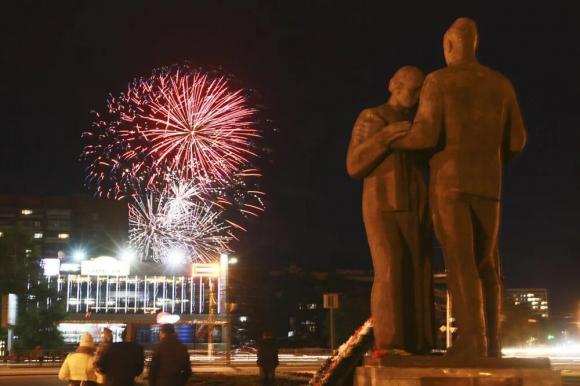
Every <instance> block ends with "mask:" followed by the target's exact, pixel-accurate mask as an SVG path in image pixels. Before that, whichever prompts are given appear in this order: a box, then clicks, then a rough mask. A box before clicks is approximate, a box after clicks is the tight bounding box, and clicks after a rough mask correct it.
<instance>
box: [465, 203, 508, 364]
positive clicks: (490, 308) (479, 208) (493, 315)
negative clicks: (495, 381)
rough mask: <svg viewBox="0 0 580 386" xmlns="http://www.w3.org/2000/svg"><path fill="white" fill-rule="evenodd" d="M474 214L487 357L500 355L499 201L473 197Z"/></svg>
mask: <svg viewBox="0 0 580 386" xmlns="http://www.w3.org/2000/svg"><path fill="white" fill-rule="evenodd" d="M472 208H473V213H474V216H475V218H476V228H475V229H476V233H475V234H476V245H477V247H476V251H479V252H480V255H479V256H478V267H479V274H480V277H481V281H482V285H483V294H484V297H485V320H486V327H487V344H488V348H487V351H488V356H490V357H500V356H501V341H500V314H501V299H502V296H501V290H502V287H501V278H500V262H499V251H498V243H497V239H498V230H499V202H498V201H496V200H488V199H485V198H478V197H476V198H474V199H473V201H472Z"/></svg>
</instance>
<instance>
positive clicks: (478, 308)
mask: <svg viewBox="0 0 580 386" xmlns="http://www.w3.org/2000/svg"><path fill="white" fill-rule="evenodd" d="M432 204H433V225H434V227H435V234H436V236H437V239H438V240H439V243H440V244H441V247H442V248H443V254H444V258H445V268H446V270H447V287H448V288H449V291H450V292H451V296H452V299H453V313H454V316H455V318H456V320H457V325H458V328H459V330H458V333H459V338H458V340H456V342H455V343H454V347H453V348H452V350H450V351H449V354H452V355H455V354H456V355H462V356H472V357H473V356H479V357H483V356H487V342H486V330H485V315H484V305H483V291H482V284H481V279H480V277H479V270H478V266H477V261H476V254H475V235H474V224H473V214H472V210H471V205H470V197H465V196H461V195H448V196H435V197H433V200H432Z"/></svg>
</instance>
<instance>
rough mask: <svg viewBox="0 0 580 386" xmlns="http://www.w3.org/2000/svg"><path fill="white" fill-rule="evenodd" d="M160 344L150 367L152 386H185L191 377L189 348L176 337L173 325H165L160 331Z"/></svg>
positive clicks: (154, 352)
mask: <svg viewBox="0 0 580 386" xmlns="http://www.w3.org/2000/svg"><path fill="white" fill-rule="evenodd" d="M159 339H160V342H159V343H158V344H157V345H156V346H155V348H154V349H153V355H152V358H151V366H150V367H149V385H150V386H183V385H185V384H186V383H187V381H188V380H189V377H190V376H191V363H190V361H189V352H188V351H187V347H185V346H184V345H183V344H181V343H180V342H179V341H178V340H177V336H175V328H174V327H173V324H164V325H162V326H161V330H160V331H159Z"/></svg>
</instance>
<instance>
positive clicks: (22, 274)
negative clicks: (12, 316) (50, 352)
mask: <svg viewBox="0 0 580 386" xmlns="http://www.w3.org/2000/svg"><path fill="white" fill-rule="evenodd" d="M1 235H2V236H1V237H0V266H1V267H2V269H0V293H3V294H6V293H13V294H16V295H17V296H18V320H17V324H16V327H15V329H14V332H15V342H14V343H15V347H17V348H33V347H35V346H42V347H45V348H54V347H59V346H61V345H62V343H63V340H62V336H61V334H60V331H59V330H58V328H57V326H58V322H60V321H61V320H62V319H64V317H65V310H64V305H63V301H62V300H60V299H58V298H57V293H56V289H55V288H49V286H48V281H47V278H46V277H45V276H44V275H43V273H42V268H41V266H40V253H39V250H38V246H37V245H34V243H33V242H32V241H33V235H32V233H31V232H30V231H27V230H26V229H24V228H20V227H16V228H8V229H3V230H2V231H1ZM2 333H3V335H5V333H6V332H5V331H2Z"/></svg>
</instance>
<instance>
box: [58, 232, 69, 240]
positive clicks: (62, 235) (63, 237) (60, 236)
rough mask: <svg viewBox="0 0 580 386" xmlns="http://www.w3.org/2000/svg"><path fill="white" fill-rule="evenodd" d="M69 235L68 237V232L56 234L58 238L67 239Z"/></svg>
mask: <svg viewBox="0 0 580 386" xmlns="http://www.w3.org/2000/svg"><path fill="white" fill-rule="evenodd" d="M69 237H70V235H69V234H68V233H59V234H58V238H59V239H68V238H69Z"/></svg>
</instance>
